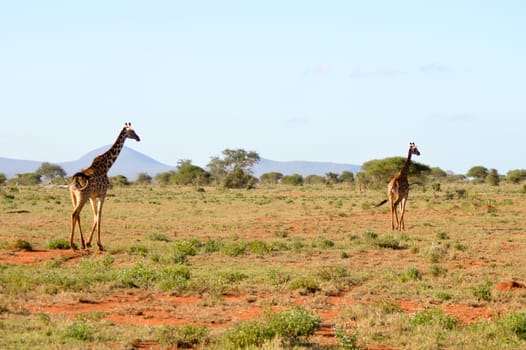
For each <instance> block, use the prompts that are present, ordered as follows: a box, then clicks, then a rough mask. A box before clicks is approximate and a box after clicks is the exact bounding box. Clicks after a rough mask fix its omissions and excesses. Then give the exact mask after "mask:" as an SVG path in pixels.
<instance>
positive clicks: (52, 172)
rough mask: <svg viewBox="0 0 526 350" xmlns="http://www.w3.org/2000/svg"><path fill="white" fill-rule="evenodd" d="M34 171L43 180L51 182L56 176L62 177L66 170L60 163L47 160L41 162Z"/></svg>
mask: <svg viewBox="0 0 526 350" xmlns="http://www.w3.org/2000/svg"><path fill="white" fill-rule="evenodd" d="M36 173H37V174H38V175H40V176H41V177H42V178H43V180H44V182H47V183H51V182H53V181H54V180H55V179H56V178H64V176H66V172H65V171H64V169H62V167H61V166H60V165H57V164H51V163H48V162H44V163H42V165H40V168H38V169H37V171H36Z"/></svg>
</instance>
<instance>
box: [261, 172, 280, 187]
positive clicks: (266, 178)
mask: <svg viewBox="0 0 526 350" xmlns="http://www.w3.org/2000/svg"><path fill="white" fill-rule="evenodd" d="M282 177H283V174H282V173H278V172H276V171H273V172H270V173H265V174H263V175H261V176H260V177H259V179H260V180H261V182H262V183H265V184H277V183H278V182H279V181H280V180H281V178H282Z"/></svg>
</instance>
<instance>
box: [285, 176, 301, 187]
mask: <svg viewBox="0 0 526 350" xmlns="http://www.w3.org/2000/svg"><path fill="white" fill-rule="evenodd" d="M281 183H282V184H284V185H293V186H301V185H303V176H301V175H300V174H292V175H286V176H283V178H282V179H281Z"/></svg>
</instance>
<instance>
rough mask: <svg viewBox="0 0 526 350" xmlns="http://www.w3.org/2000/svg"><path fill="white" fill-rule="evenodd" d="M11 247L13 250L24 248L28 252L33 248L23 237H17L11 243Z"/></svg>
mask: <svg viewBox="0 0 526 350" xmlns="http://www.w3.org/2000/svg"><path fill="white" fill-rule="evenodd" d="M13 248H14V249H15V250H25V251H26V252H30V251H32V250H33V247H32V246H31V243H29V242H28V241H25V240H23V239H17V240H16V241H15V243H14V244H13Z"/></svg>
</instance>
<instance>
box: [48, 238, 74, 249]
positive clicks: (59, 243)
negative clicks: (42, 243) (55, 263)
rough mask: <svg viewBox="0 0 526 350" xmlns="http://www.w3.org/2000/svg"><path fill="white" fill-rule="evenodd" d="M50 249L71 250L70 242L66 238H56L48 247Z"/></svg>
mask: <svg viewBox="0 0 526 350" xmlns="http://www.w3.org/2000/svg"><path fill="white" fill-rule="evenodd" d="M46 247H47V248H48V249H69V241H68V240H66V239H64V238H55V239H53V240H51V241H49V242H48V243H47V245H46Z"/></svg>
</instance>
